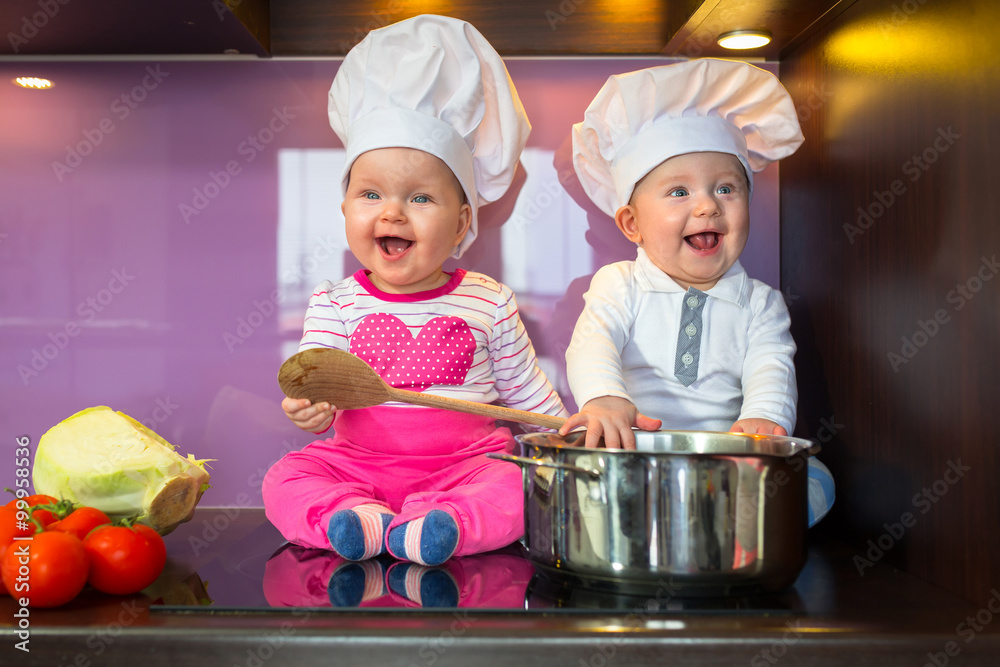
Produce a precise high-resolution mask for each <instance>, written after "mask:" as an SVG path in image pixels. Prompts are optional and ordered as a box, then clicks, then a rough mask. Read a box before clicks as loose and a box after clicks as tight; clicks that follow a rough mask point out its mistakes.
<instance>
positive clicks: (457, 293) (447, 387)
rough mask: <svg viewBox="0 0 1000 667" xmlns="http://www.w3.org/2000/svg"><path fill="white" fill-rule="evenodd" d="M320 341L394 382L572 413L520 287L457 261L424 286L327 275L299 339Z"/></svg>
mask: <svg viewBox="0 0 1000 667" xmlns="http://www.w3.org/2000/svg"><path fill="white" fill-rule="evenodd" d="M315 347H329V348H335V349H338V350H347V351H349V352H351V353H353V354H355V355H357V356H359V357H361V358H362V359H364V360H365V361H366V362H368V363H369V365H371V366H372V367H373V368H375V370H376V371H377V372H378V373H379V375H380V376H381V377H382V379H383V380H385V381H386V382H387V383H388V384H389V385H390V386H393V387H397V388H401V389H408V390H413V391H422V392H426V393H430V394H435V395H438V396H448V397H450V398H458V399H463V400H467V401H475V402H478V403H494V402H499V403H502V404H504V405H506V406H507V407H510V408H514V409H517V410H527V411H531V412H541V413H545V414H549V415H557V416H563V417H565V416H567V415H568V413H567V412H566V409H565V408H564V407H563V404H562V400H561V399H560V398H559V395H558V394H556V392H555V390H554V389H553V388H552V385H551V383H550V382H549V381H548V379H547V378H546V377H545V374H544V373H543V372H542V369H541V368H540V367H539V365H538V360H537V358H536V356H535V351H534V348H533V347H532V345H531V341H530V340H529V339H528V333H527V331H526V330H525V328H524V324H523V323H522V322H521V318H520V317H519V316H518V311H517V303H516V301H515V298H514V293H513V292H512V291H511V290H510V288H508V287H507V286H506V285H503V284H501V283H498V282H497V281H495V280H493V279H492V278H489V277H488V276H485V275H483V274H480V273H474V272H467V271H464V270H462V269H458V270H457V271H455V272H454V273H453V274H451V279H450V280H449V281H448V282H447V283H446V284H444V285H442V286H441V287H438V288H436V289H433V290H429V291H425V292H418V293H416V294H389V293H387V292H383V291H381V290H379V289H378V288H377V287H375V285H374V284H373V283H372V282H371V280H370V279H369V278H368V275H367V272H366V271H364V270H361V271H358V272H357V273H355V274H354V275H353V276H351V277H349V278H345V279H343V280H341V281H340V282H337V283H333V282H331V281H329V280H327V281H324V282H322V283H320V285H319V286H318V287H317V288H316V290H315V292H314V293H313V295H312V297H311V298H310V299H309V308H308V310H307V311H306V319H305V326H304V331H303V335H302V341H301V342H300V343H299V350H300V351H301V350H305V349H309V348H315ZM391 405H394V406H399V407H401V408H403V407H406V408H409V407H413V406H410V405H408V404H403V403H391Z"/></svg>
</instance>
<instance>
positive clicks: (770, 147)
mask: <svg viewBox="0 0 1000 667" xmlns="http://www.w3.org/2000/svg"><path fill="white" fill-rule="evenodd" d="M802 140H803V137H802V131H801V130H800V129H799V121H798V118H797V117H796V113H795V105H794V104H793V103H792V98H791V97H790V96H789V95H788V91H786V90H785V88H784V87H783V86H782V85H781V83H780V82H779V81H778V79H777V78H776V77H775V76H774V75H773V74H771V73H769V72H766V71H764V70H762V69H760V68H758V67H754V66H753V65H748V64H747V63H743V62H737V61H732V60H719V59H714V58H703V59H699V60H691V61H686V62H681V63H676V64H673V65H662V66H660V67H651V68H649V69H644V70H639V71H636V72H629V73H626V74H617V75H614V76H611V77H609V78H608V80H607V82H606V83H605V84H604V86H603V87H602V88H601V90H600V92H598V93H597V96H596V97H595V98H594V100H593V101H592V102H591V103H590V106H589V107H587V110H586V112H585V113H584V119H583V122H582V123H577V124H576V125H574V126H573V166H574V168H575V169H576V173H577V175H578V176H579V178H580V182H581V184H582V185H583V188H584V190H585V191H586V193H587V195H589V196H590V198H591V200H593V202H594V203H595V204H597V206H598V207H600V209H601V210H602V211H604V212H605V213H607V214H608V215H610V216H612V217H614V215H615V212H616V211H617V210H618V208H619V207H621V206H624V205H626V204H628V202H629V199H631V197H632V191H633V190H634V189H635V185H636V183H638V182H639V181H640V180H642V177H643V176H645V175H646V174H648V173H649V172H650V171H652V170H653V169H654V168H655V167H657V166H658V165H660V164H661V163H662V162H664V161H665V160H667V159H669V158H671V157H674V156H676V155H684V154H685V153H697V152H702V151H715V152H720V153H729V154H731V155H735V156H736V157H737V158H739V160H740V162H741V163H742V164H743V169H744V170H746V173H747V179H748V180H749V182H750V192H751V194H752V193H753V172H755V171H761V170H762V169H764V167H766V166H767V165H768V164H770V163H771V162H773V161H775V160H780V159H781V158H783V157H787V156H789V155H791V154H792V153H794V152H795V150H796V149H797V148H798V147H799V145H800V144H801V143H802Z"/></svg>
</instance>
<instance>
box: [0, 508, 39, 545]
mask: <svg viewBox="0 0 1000 667" xmlns="http://www.w3.org/2000/svg"><path fill="white" fill-rule="evenodd" d="M20 523H21V527H20V528H18V520H17V509H16V508H14V507H9V506H4V507H0V552H2V551H3V548H4V547H5V546H7V545H8V544H10V543H11V542H13V541H14V538H15V537H26V536H28V535H34V533H35V530H36V528H35V524H33V523H30V522H28V521H22V522H20Z"/></svg>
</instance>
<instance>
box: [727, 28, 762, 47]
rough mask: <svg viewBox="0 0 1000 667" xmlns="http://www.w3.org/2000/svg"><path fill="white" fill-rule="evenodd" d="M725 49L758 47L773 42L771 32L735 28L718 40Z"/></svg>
mask: <svg viewBox="0 0 1000 667" xmlns="http://www.w3.org/2000/svg"><path fill="white" fill-rule="evenodd" d="M716 41H717V42H718V43H719V46H721V47H722V48H724V49H757V48H760V47H762V46H764V45H766V44H770V43H771V33H769V32H767V31H765V30H733V31H732V32H727V33H724V34H722V35H719V38H718V40H716Z"/></svg>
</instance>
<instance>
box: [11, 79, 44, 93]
mask: <svg viewBox="0 0 1000 667" xmlns="http://www.w3.org/2000/svg"><path fill="white" fill-rule="evenodd" d="M11 83H13V84H14V85H15V86H21V87H22V88H30V89H32V90H46V89H48V88H51V87H52V82H51V81H49V80H48V79H39V78H38V77H37V76H19V77H17V78H16V79H11Z"/></svg>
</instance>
